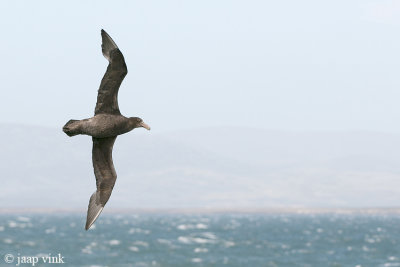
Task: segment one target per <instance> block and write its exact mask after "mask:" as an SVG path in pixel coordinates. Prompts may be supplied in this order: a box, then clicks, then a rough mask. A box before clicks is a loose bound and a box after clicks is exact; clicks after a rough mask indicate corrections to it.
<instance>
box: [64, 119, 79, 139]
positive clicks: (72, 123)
mask: <svg viewBox="0 0 400 267" xmlns="http://www.w3.org/2000/svg"><path fill="white" fill-rule="evenodd" d="M77 122H79V120H69V121H68V122H67V123H66V124H65V125H64V127H63V131H64V133H66V134H67V135H68V136H74V135H77V134H79V127H78V126H79V125H78V123H77Z"/></svg>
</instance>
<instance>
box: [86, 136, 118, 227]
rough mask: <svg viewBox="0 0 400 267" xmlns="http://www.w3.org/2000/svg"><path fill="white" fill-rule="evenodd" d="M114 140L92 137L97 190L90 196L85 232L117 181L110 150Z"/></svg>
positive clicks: (99, 211) (94, 219) (101, 208)
mask: <svg viewBox="0 0 400 267" xmlns="http://www.w3.org/2000/svg"><path fill="white" fill-rule="evenodd" d="M116 138H117V137H116V136H114V137H107V138H95V137H92V140H93V150H92V160H93V168H94V175H95V176H96V186H97V190H96V192H94V193H93V194H92V196H91V197H90V200H89V207H88V212H87V219H86V226H85V229H86V230H88V229H89V228H90V226H91V225H92V224H93V223H94V222H95V221H96V219H97V217H99V215H100V213H101V211H102V210H103V208H104V206H105V205H106V203H107V201H108V199H109V198H110V196H111V192H112V190H113V188H114V184H115V180H116V179H117V173H116V172H115V169H114V164H113V160H112V149H113V146H114V142H115V139H116Z"/></svg>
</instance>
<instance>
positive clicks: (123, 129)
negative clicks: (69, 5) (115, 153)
mask: <svg viewBox="0 0 400 267" xmlns="http://www.w3.org/2000/svg"><path fill="white" fill-rule="evenodd" d="M101 38H102V45H101V48H102V52H103V55H104V57H105V58H106V59H107V60H108V62H109V64H108V67H107V71H106V73H105V74H104V77H103V79H102V80H101V84H100V88H99V90H98V95H97V103H96V108H95V111H94V116H93V117H91V118H89V119H83V120H69V121H68V122H67V123H66V124H65V125H64V127H63V131H64V132H65V133H66V134H67V135H68V136H74V135H78V134H84V135H90V136H92V141H93V149H92V161H93V169H94V175H95V176H96V187H97V190H96V191H95V192H94V193H93V194H92V196H91V197H90V200H89V206H88V211H87V218H86V226H85V229H86V230H88V229H89V228H90V226H91V225H92V224H93V223H94V222H95V221H96V219H97V218H98V217H99V215H100V213H101V211H102V210H103V208H104V206H105V205H106V203H107V201H108V199H109V198H110V196H111V192H112V190H113V187H114V184H115V180H116V179H117V173H116V172H115V169H114V164H113V161H112V149H113V145H114V142H115V139H116V138H117V136H118V135H120V134H124V133H127V132H129V131H131V130H133V129H134V128H138V127H143V128H146V129H147V130H150V127H149V126H148V125H147V124H146V123H144V122H143V120H142V119H141V118H138V117H130V118H127V117H124V116H123V115H121V112H120V111H119V107H118V99H117V98H118V89H119V87H120V85H121V83H122V80H123V79H124V78H125V76H126V74H127V73H128V69H127V68H126V64H125V60H124V56H123V55H122V53H121V51H120V50H119V49H118V46H117V45H116V44H115V42H114V41H113V39H111V37H110V36H109V35H108V34H107V33H106V32H105V31H104V30H101Z"/></svg>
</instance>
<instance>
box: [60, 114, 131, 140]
mask: <svg viewBox="0 0 400 267" xmlns="http://www.w3.org/2000/svg"><path fill="white" fill-rule="evenodd" d="M135 126H136V121H135V120H132V118H127V117H124V116H122V115H113V114H98V115H95V116H93V117H91V118H89V119H83V120H70V121H69V122H67V124H66V125H65V126H64V128H63V130H64V132H65V133H66V134H68V135H69V136H74V135H77V134H84V135H90V136H93V137H96V138H106V137H113V136H117V135H121V134H124V133H127V132H130V131H131V130H133V129H134V128H135Z"/></svg>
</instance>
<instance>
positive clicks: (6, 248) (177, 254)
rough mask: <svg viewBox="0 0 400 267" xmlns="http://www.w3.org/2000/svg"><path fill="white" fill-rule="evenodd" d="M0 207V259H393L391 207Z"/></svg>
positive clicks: (356, 262)
mask: <svg viewBox="0 0 400 267" xmlns="http://www.w3.org/2000/svg"><path fill="white" fill-rule="evenodd" d="M84 225H85V214H84V213H82V214H79V213H66V214H63V213H55V214H49V213H43V214H40V213H35V214H0V253H1V259H0V266H23V267H28V266H91V267H95V266H98V267H100V266H137V267H139V266H140V267H150V266H157V267H158V266H159V267H161V266H171V267H172V266H174V267H179V266H185V267H188V266H189V267H190V266H193V267H200V266H249V267H257V266H264V267H266V266H271V267H273V266H321V267H324V266H335V267H338V266H352V267H366V266H382V267H391V266H400V215H398V214H385V215H382V214H284V213H282V214H236V213H235V214H125V213H124V214H107V213H103V214H102V215H101V216H100V217H99V219H98V220H97V222H96V224H95V225H94V227H93V229H90V230H89V231H85V230H84Z"/></svg>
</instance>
